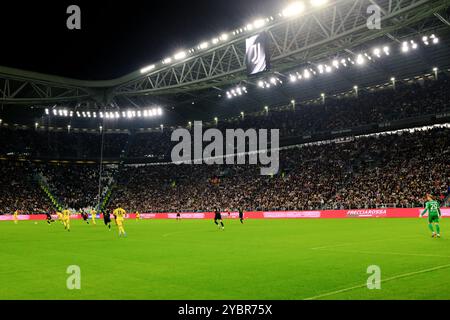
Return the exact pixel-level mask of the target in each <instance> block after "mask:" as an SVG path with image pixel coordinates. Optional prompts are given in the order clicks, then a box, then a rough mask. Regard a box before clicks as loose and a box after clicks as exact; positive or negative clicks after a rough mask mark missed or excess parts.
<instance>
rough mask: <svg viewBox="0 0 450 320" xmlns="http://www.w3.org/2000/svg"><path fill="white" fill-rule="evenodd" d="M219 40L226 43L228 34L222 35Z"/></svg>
mask: <svg viewBox="0 0 450 320" xmlns="http://www.w3.org/2000/svg"><path fill="white" fill-rule="evenodd" d="M220 40H222V41H227V40H228V34H226V33H222V35H221V36H220Z"/></svg>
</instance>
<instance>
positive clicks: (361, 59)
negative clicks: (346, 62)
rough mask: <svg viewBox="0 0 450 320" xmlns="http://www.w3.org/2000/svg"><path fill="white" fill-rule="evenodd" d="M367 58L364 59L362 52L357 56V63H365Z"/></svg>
mask: <svg viewBox="0 0 450 320" xmlns="http://www.w3.org/2000/svg"><path fill="white" fill-rule="evenodd" d="M365 61H366V60H365V59H364V57H363V55H362V54H358V56H357V57H356V63H357V64H364V62H365Z"/></svg>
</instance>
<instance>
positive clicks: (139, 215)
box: [136, 211, 141, 221]
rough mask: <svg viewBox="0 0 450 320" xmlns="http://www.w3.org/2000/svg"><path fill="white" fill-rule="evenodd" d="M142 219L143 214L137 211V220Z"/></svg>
mask: <svg viewBox="0 0 450 320" xmlns="http://www.w3.org/2000/svg"><path fill="white" fill-rule="evenodd" d="M140 219H141V214H140V213H139V211H136V221H138V220H140Z"/></svg>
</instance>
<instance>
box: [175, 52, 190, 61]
mask: <svg viewBox="0 0 450 320" xmlns="http://www.w3.org/2000/svg"><path fill="white" fill-rule="evenodd" d="M186 56H187V53H186V52H185V51H180V52H178V53H176V54H175V56H174V58H175V60H181V59H184V58H186Z"/></svg>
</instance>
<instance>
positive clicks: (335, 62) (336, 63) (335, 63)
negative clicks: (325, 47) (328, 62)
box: [332, 60, 339, 69]
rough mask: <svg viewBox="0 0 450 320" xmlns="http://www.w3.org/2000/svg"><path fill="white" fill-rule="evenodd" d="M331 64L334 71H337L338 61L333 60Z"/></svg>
mask: <svg viewBox="0 0 450 320" xmlns="http://www.w3.org/2000/svg"><path fill="white" fill-rule="evenodd" d="M332 64H333V67H335V68H336V69H339V61H337V60H333V62H332Z"/></svg>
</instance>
